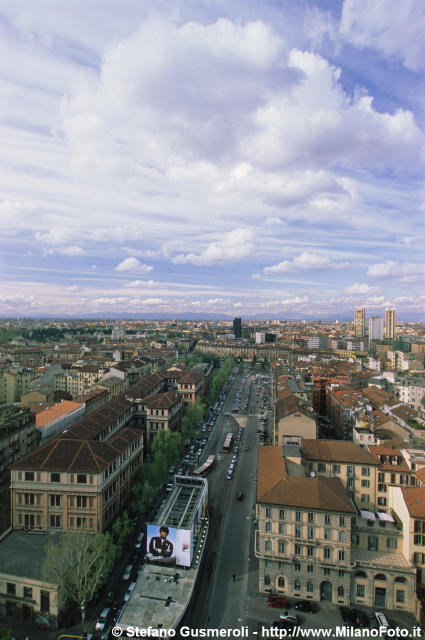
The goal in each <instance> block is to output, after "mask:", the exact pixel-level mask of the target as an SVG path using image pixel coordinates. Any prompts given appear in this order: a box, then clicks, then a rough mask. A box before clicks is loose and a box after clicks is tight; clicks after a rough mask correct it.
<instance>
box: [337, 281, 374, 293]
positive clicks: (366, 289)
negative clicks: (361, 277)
mask: <svg viewBox="0 0 425 640" xmlns="http://www.w3.org/2000/svg"><path fill="white" fill-rule="evenodd" d="M378 291H379V287H371V286H370V285H369V284H366V283H365V282H357V283H356V284H352V285H351V286H350V287H346V288H345V289H344V291H343V293H351V294H358V295H362V294H369V293H377V292H378Z"/></svg>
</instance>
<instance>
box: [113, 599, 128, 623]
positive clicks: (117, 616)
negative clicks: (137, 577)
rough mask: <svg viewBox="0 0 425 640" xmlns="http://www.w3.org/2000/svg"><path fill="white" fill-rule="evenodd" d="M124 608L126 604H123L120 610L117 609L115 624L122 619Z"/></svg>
mask: <svg viewBox="0 0 425 640" xmlns="http://www.w3.org/2000/svg"><path fill="white" fill-rule="evenodd" d="M124 607H125V603H123V604H122V605H121V606H120V607H118V609H117V611H116V613H115V615H114V622H116V621H117V620H118V618H119V617H120V615H121V614H122V612H123V609H124Z"/></svg>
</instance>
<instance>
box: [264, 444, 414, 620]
mask: <svg viewBox="0 0 425 640" xmlns="http://www.w3.org/2000/svg"><path fill="white" fill-rule="evenodd" d="M351 444H352V443H351ZM296 449H297V447H295V446H294V444H290V445H284V446H283V448H281V447H279V446H276V447H261V448H260V450H259V452H258V483H257V507H256V513H257V521H258V528H257V530H256V536H255V554H256V557H258V559H259V590H260V592H263V593H267V592H272V591H273V592H277V593H280V594H282V595H286V596H288V597H291V598H297V597H298V598H302V599H311V600H329V601H331V602H333V603H334V604H338V605H345V606H350V605H366V606H379V607H383V608H388V609H400V610H404V611H411V612H414V613H417V611H418V606H417V600H416V596H415V568H414V566H413V565H412V563H411V562H410V560H409V558H407V557H406V555H405V553H404V537H403V528H402V526H401V523H400V521H399V520H398V519H397V518H396V517H393V515H391V514H389V513H385V512H382V511H377V512H375V511H372V510H369V509H367V508H366V509H365V508H362V509H359V508H357V507H356V505H355V503H354V502H353V500H352V499H351V498H350V496H349V493H348V491H347V490H346V487H345V484H344V482H343V480H342V479H341V477H326V476H320V475H316V473H314V474H313V473H311V475H306V473H305V469H304V467H303V465H302V464H300V463H299V461H300V459H301V456H300V453H299V452H297V451H296ZM366 453H367V452H366ZM328 457H329V456H328ZM365 462H366V460H363V459H362V460H360V461H359V464H360V465H361V466H362V467H363V466H364V464H365ZM424 491H425V490H424ZM424 516H425V512H424ZM424 530H425V528H424Z"/></svg>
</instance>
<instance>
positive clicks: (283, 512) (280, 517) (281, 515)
mask: <svg viewBox="0 0 425 640" xmlns="http://www.w3.org/2000/svg"><path fill="white" fill-rule="evenodd" d="M284 519H285V509H280V510H279V520H284Z"/></svg>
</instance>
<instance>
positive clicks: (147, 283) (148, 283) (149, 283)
mask: <svg viewBox="0 0 425 640" xmlns="http://www.w3.org/2000/svg"><path fill="white" fill-rule="evenodd" d="M157 285H159V282H156V281H155V280H133V281H132V282H127V283H126V284H125V285H124V289H126V288H128V289H133V288H134V289H137V288H138V287H155V286H157Z"/></svg>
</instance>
